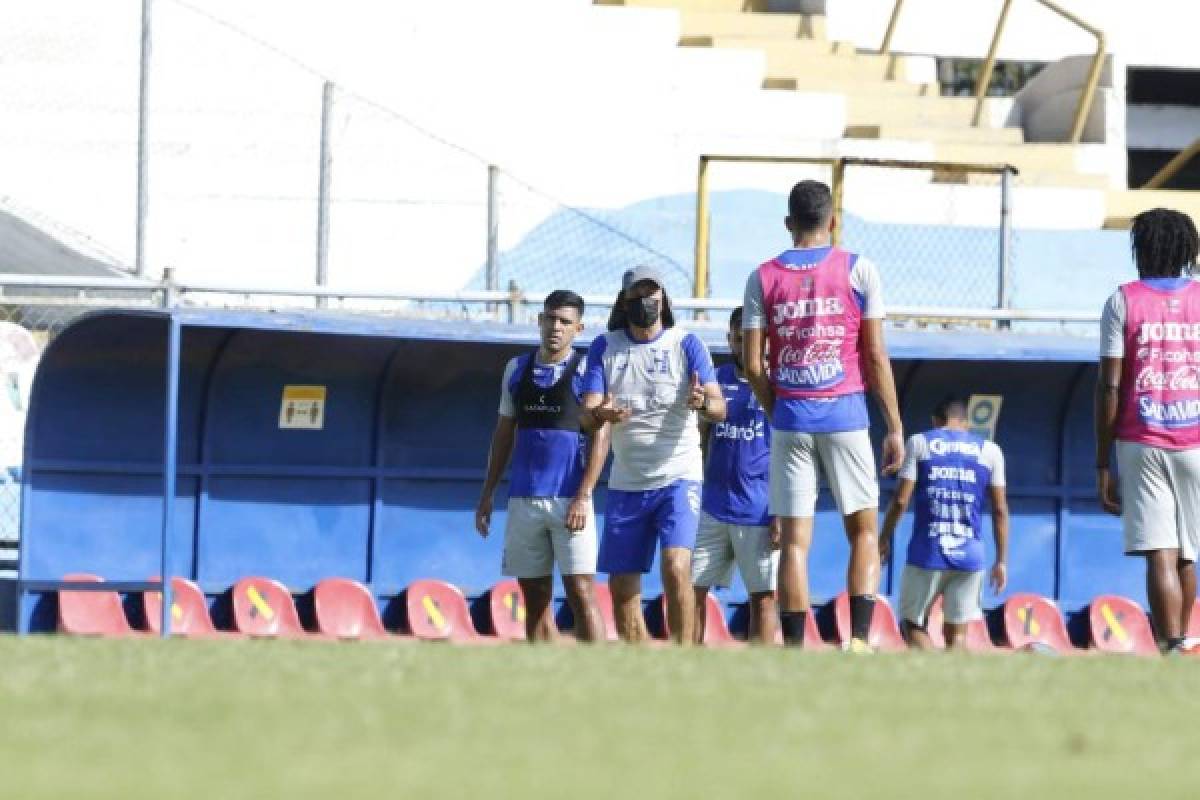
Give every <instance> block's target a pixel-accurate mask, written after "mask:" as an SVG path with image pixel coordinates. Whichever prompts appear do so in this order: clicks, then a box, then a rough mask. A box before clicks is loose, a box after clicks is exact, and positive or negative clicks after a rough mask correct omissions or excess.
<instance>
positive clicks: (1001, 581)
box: [988, 484, 1008, 594]
mask: <svg viewBox="0 0 1200 800" xmlns="http://www.w3.org/2000/svg"><path fill="white" fill-rule="evenodd" d="M988 500H989V501H990V502H991V504H992V535H993V536H995V537H996V563H995V564H993V565H992V578H991V583H992V591H994V592H996V593H997V594H999V593H1000V592H1003V591H1004V587H1005V586H1007V585H1008V494H1007V493H1006V492H1005V491H1004V485H1003V484H1001V485H999V486H997V485H995V484H993V485H991V486H989V487H988Z"/></svg>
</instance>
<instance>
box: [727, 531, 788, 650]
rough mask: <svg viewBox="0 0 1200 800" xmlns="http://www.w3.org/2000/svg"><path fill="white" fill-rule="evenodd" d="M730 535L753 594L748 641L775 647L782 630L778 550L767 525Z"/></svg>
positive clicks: (738, 561) (749, 590)
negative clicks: (777, 588)
mask: <svg viewBox="0 0 1200 800" xmlns="http://www.w3.org/2000/svg"><path fill="white" fill-rule="evenodd" d="M730 534H731V537H730V538H731V543H732V545H733V553H734V554H735V556H736V558H737V564H738V572H740V573H741V575H742V583H744V584H746V592H747V593H748V594H749V595H750V637H749V638H750V640H751V641H752V642H757V643H759V644H770V645H773V644H775V640H776V636H777V635H778V629H779V606H778V604H777V603H776V602H775V587H776V586H777V585H778V577H779V551H778V550H775V549H774V548H773V547H772V546H771V532H770V529H769V528H768V527H766V526H765V525H735V526H731V527H730Z"/></svg>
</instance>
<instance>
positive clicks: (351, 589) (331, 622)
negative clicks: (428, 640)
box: [313, 578, 411, 641]
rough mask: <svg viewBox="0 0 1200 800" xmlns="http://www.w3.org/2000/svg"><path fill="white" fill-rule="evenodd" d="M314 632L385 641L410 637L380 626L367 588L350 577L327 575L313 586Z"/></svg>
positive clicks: (355, 638)
mask: <svg viewBox="0 0 1200 800" xmlns="http://www.w3.org/2000/svg"><path fill="white" fill-rule="evenodd" d="M313 607H314V608H315V611H316V617H317V631H318V632H319V633H321V634H322V635H323V636H327V637H329V638H330V639H350V640H356V641H387V640H401V639H409V638H411V637H409V636H405V635H403V634H398V633H391V632H389V631H388V629H387V628H385V627H384V626H383V620H382V618H380V616H379V607H378V606H377V605H375V598H374V596H372V594H371V592H370V590H369V589H367V587H365V586H363V585H362V584H361V583H359V582H358V581H354V580H350V579H349V578H326V579H324V580H323V581H321V582H320V583H318V584H317V586H316V588H315V589H313Z"/></svg>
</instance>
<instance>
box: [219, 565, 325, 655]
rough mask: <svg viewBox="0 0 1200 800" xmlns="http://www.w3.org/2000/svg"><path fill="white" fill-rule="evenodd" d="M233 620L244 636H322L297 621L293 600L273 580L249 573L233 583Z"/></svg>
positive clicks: (294, 637) (292, 637)
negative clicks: (249, 575) (309, 630)
mask: <svg viewBox="0 0 1200 800" xmlns="http://www.w3.org/2000/svg"><path fill="white" fill-rule="evenodd" d="M233 623H234V625H236V626H237V629H238V630H239V631H241V632H242V633H244V634H246V635H247V636H256V637H263V638H271V639H309V638H326V637H322V636H320V635H319V634H313V633H309V632H308V631H306V630H305V629H304V626H303V625H301V624H300V616H299V614H297V613H296V603H295V601H293V600H292V595H291V593H290V592H288V590H287V587H285V586H284V585H283V584H282V583H280V582H279V581H277V580H272V579H271V578H263V577H258V576H252V577H248V578H242V579H241V580H240V581H238V582H237V583H235V584H234V585H233Z"/></svg>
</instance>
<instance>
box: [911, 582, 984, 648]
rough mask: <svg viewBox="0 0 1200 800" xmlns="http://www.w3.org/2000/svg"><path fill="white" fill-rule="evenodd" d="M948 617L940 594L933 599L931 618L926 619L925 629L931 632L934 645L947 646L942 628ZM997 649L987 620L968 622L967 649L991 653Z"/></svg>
mask: <svg viewBox="0 0 1200 800" xmlns="http://www.w3.org/2000/svg"><path fill="white" fill-rule="evenodd" d="M945 621H946V618H945V616H944V614H943V611H942V596H941V595H938V596H937V599H936V600H934V601H933V607H932V608H930V609H929V618H928V619H927V620H926V624H925V630H926V632H927V633H928V634H929V641H931V642H933V646H934V647H941V648H944V647H945V646H946V634H945V631H944V630H943V628H942V625H943V624H944V623H945ZM995 650H996V645H995V644H993V643H992V637H991V635H990V634H989V633H988V629H987V622H986V621H984V620H983V619H976V620H972V621H970V622H968V623H967V651H968V652H971V653H991V652H994V651H995Z"/></svg>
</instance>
